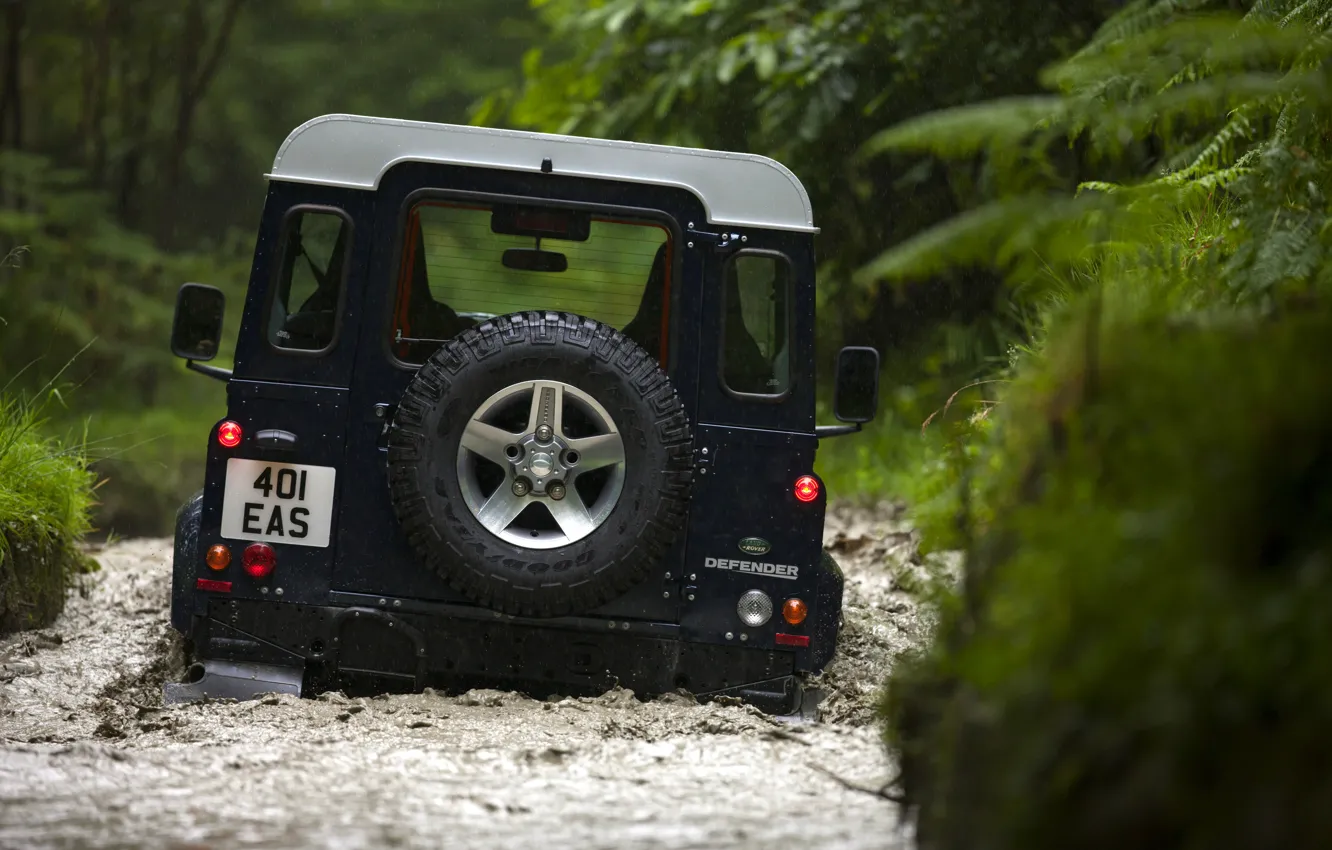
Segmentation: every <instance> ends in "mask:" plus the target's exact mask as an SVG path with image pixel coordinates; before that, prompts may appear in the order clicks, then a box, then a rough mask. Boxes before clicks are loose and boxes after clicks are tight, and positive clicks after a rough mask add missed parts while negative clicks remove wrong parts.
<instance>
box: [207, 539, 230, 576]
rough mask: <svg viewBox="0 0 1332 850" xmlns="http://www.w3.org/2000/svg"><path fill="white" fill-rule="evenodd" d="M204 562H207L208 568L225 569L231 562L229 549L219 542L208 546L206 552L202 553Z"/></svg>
mask: <svg viewBox="0 0 1332 850" xmlns="http://www.w3.org/2000/svg"><path fill="white" fill-rule="evenodd" d="M204 563H206V564H208V567H209V569H214V570H225V569H226V568H227V567H228V565H230V564H231V550H230V549H228V548H227V547H225V546H223V545H222V544H221V543H218V544H217V545H215V546H209V547H208V554H207V555H204Z"/></svg>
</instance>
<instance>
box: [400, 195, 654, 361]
mask: <svg viewBox="0 0 1332 850" xmlns="http://www.w3.org/2000/svg"><path fill="white" fill-rule="evenodd" d="M403 246H404V247H403V257H402V266H401V269H402V271H401V274H400V276H399V279H398V294H397V305H396V308H395V310H394V322H393V348H394V352H395V353H396V354H397V356H398V357H399V358H400V359H402V360H404V361H407V362H409V363H419V362H421V361H422V360H425V359H426V358H427V357H429V356H430V355H431V354H433V353H434V352H435V351H436V350H437V349H438V348H439V346H440V345H441V344H442V343H443V342H444V341H445V340H448V339H450V338H452V337H454V336H456V335H457V334H458V333H460V332H462V331H463V330H465V329H466V328H469V327H473V326H475V325H477V324H480V323H481V322H483V321H485V320H486V319H490V318H493V317H495V316H500V315H504V314H506V313H516V312H519V311H522V310H559V311H567V312H570V313H578V314H580V315H583V316H587V317H589V318H592V319H596V320H597V321H600V322H605V323H606V324H608V325H610V326H612V327H614V328H616V329H617V330H620V331H623V332H624V333H625V335H627V336H628V337H629V338H630V339H633V340H634V341H635V342H637V343H638V344H639V345H641V346H643V348H645V349H646V350H647V351H648V353H649V354H652V355H653V356H654V357H657V358H658V359H659V360H661V361H662V362H665V358H666V334H665V327H666V320H667V305H668V303H669V296H670V279H671V269H670V261H671V239H670V232H669V231H668V230H667V229H666V228H665V227H664V226H662V225H661V224H659V223H656V222H650V221H641V220H633V219H623V218H612V217H608V216H603V215H599V214H591V213H587V212H580V211H575V210H568V209H563V208H555V207H538V206H532V207H523V206H512V205H478V204H472V203H467V204H461V203H449V202H439V201H429V202H425V203H421V204H418V205H416V206H415V207H413V208H412V210H411V212H410V214H409V215H408V217H407V232H406V234H405V235H404V240H403Z"/></svg>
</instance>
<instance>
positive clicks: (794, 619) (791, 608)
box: [782, 598, 809, 626]
mask: <svg viewBox="0 0 1332 850" xmlns="http://www.w3.org/2000/svg"><path fill="white" fill-rule="evenodd" d="M808 615H809V606H808V605H806V604H805V600H803V599H794V598H792V599H788V600H786V601H785V602H783V603H782V619H783V620H785V621H786V622H788V623H790V624H791V625H793V626H798V625H800V624H801V623H803V622H805V617H807V616H808Z"/></svg>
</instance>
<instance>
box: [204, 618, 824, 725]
mask: <svg viewBox="0 0 1332 850" xmlns="http://www.w3.org/2000/svg"><path fill="white" fill-rule="evenodd" d="M603 628H604V629H605V630H604V631H586V630H579V629H573V628H553V627H549V626H537V625H532V624H529V623H520V622H515V621H512V620H511V619H510V618H507V617H497V618H494V619H491V620H478V619H458V618H451V617H445V616H440V615H432V614H423V613H412V612H389V611H384V610H379V609H375V608H370V607H346V608H342V607H329V606H310V605H298V604H293V603H285V602H266V601H258V600H246V599H222V598H217V599H214V600H211V601H210V603H209V605H208V612H207V614H205V615H200V616H196V617H194V618H193V622H192V623H191V629H190V637H191V638H192V640H193V644H194V650H195V655H196V658H198V659H200V660H206V661H217V662H227V663H238V664H250V665H274V666H281V667H287V668H290V669H293V670H301V671H302V674H301V675H302V691H303V692H306V693H317V692H320V691H324V690H330V689H337V690H341V691H343V692H344V693H348V694H353V693H361V694H370V693H384V692H395V691H396V692H410V691H419V690H421V689H422V688H425V687H427V686H430V687H434V688H437V689H440V690H445V691H462V690H467V689H470V688H480V687H486V688H500V689H505V690H515V691H521V692H523V693H527V694H529V695H531V696H533V697H536V698H545V697H547V696H550V695H552V694H567V695H575V696H578V695H589V696H590V695H595V694H600V693H604V692H605V691H607V690H609V689H610V688H613V687H615V686H617V685H618V686H620V687H624V688H627V689H629V690H632V691H634V693H635V694H637V695H639V696H644V697H650V696H656V695H659V694H664V693H669V692H672V691H676V690H680V689H683V690H687V691H689V692H691V693H693V694H695V695H697V696H700V697H710V696H718V695H727V696H736V697H739V698H740V699H743V700H744V701H746V702H748V703H751V704H753V705H755V706H757V707H758V708H760V709H762V710H764V711H767V712H770V713H773V714H790V713H792V712H794V711H796V710H798V709H799V707H800V700H801V689H800V681H799V677H798V676H797V674H796V654H795V653H794V652H785V651H774V650H764V649H748V648H740V647H738V646H716V645H712V644H705V643H694V642H690V641H686V640H681V639H678V638H674V637H668V636H652V635H649V634H644V633H642V632H641V631H640V632H639V633H636V634H634V633H627V632H625V631H621V630H618V629H616V630H612V629H611V628H608V627H605V626H604V625H603ZM200 695H201V696H211V694H200Z"/></svg>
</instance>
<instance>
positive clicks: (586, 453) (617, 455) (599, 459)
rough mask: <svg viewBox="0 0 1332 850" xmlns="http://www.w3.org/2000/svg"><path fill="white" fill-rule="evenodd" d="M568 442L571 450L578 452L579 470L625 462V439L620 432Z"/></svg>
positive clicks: (588, 470) (585, 470)
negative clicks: (621, 437)
mask: <svg viewBox="0 0 1332 850" xmlns="http://www.w3.org/2000/svg"><path fill="white" fill-rule="evenodd" d="M567 442H568V444H569V450H570V451H575V452H578V455H579V457H578V467H577V471H578V472H590V471H592V470H594V469H600V468H601V467H603V466H611V465H612V464H616V463H624V441H623V440H622V439H620V435H619V434H614V433H612V434H598V435H597V436H595V437H581V438H579V439H577V440H568V441H567Z"/></svg>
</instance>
